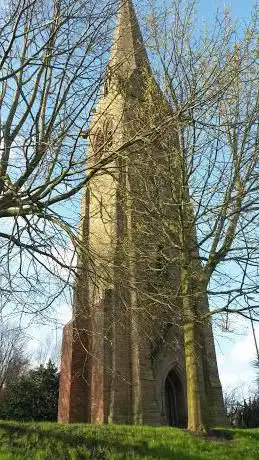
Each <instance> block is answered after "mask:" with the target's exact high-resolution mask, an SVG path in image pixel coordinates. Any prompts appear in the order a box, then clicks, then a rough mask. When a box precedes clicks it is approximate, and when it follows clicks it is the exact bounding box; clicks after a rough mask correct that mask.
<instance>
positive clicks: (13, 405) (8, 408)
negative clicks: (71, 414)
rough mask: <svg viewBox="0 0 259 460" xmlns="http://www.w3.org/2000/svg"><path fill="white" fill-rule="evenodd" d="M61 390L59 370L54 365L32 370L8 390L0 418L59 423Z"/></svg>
mask: <svg viewBox="0 0 259 460" xmlns="http://www.w3.org/2000/svg"><path fill="white" fill-rule="evenodd" d="M58 386H59V374H58V370H57V368H56V366H55V365H54V364H53V363H52V362H51V361H49V362H48V364H47V365H46V366H43V365H40V366H39V367H37V368H36V369H32V370H30V371H29V372H28V373H27V374H25V375H22V376H21V377H19V379H18V380H17V381H16V382H13V383H12V384H11V385H10V386H9V388H8V389H7V390H6V392H5V394H4V397H3V399H2V401H1V403H0V418H2V419H12V420H37V421H40V420H44V421H47V420H49V421H52V420H56V418H57V406H58Z"/></svg>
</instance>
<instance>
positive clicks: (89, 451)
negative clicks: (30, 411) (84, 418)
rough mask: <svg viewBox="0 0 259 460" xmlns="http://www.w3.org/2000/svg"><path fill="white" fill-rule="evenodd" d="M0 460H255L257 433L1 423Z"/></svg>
mask: <svg viewBox="0 0 259 460" xmlns="http://www.w3.org/2000/svg"><path fill="white" fill-rule="evenodd" d="M0 459H1V460H12V459H19V460H20V459H24V460H31V459H35V460H43V459H44V460H45V459H46V460H47V459H48V460H59V459H60V460H81V459H96V460H98V459H99V460H117V459H136V460H138V459H161V460H162V459H177V460H190V459H193V460H203V459H213V460H222V459H227V460H230V459H234V460H238V459H242V460H259V429H254V430H220V429H218V430H216V431H215V436H214V437H211V438H201V437H197V436H194V435H192V434H190V433H188V432H186V431H183V430H179V429H176V428H169V427H168V428H162V427H161V428H153V427H146V426H145V427H142V426H141V427H132V426H116V425H114V426H108V425H103V426H93V425H84V424H80V425H79V424H78V425H59V424H57V423H18V422H6V421H2V422H0Z"/></svg>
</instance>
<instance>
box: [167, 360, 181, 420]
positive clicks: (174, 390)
mask: <svg viewBox="0 0 259 460" xmlns="http://www.w3.org/2000/svg"><path fill="white" fill-rule="evenodd" d="M165 412H166V417H167V422H168V425H170V426H178V427H185V423H186V422H185V403H184V391H183V387H182V383H181V380H180V378H179V376H178V375H177V373H176V372H175V371H174V369H172V370H171V371H170V372H169V373H168V374H167V377H166V380H165Z"/></svg>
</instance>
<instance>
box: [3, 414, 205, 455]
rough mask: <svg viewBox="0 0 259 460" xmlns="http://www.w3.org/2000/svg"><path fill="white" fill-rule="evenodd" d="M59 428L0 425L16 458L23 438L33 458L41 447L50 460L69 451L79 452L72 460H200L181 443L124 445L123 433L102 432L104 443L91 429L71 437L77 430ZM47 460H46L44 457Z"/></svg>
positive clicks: (21, 449)
mask: <svg viewBox="0 0 259 460" xmlns="http://www.w3.org/2000/svg"><path fill="white" fill-rule="evenodd" d="M62 428H63V427H62V426H61V427H60V428H59V427H56V426H53V430H52V429H51V428H49V429H47V430H45V429H42V428H41V426H40V425H39V426H37V425H36V426H35V428H34V427H31V426H30V425H19V424H15V423H10V424H9V423H0V429H2V430H4V431H5V434H6V436H7V437H8V441H7V440H6V441H7V442H8V447H9V448H10V451H11V452H12V453H14V454H15V453H16V451H17V453H19V454H23V444H22V437H24V438H25V439H24V441H25V445H24V449H25V450H26V451H27V452H28V448H29V450H31V453H34V452H35V454H36V452H37V448H38V449H39V450H40V449H42V448H43V449H44V447H45V448H47V449H48V450H50V452H51V453H52V458H53V459H54V458H55V460H59V459H60V460H61V459H62V460H69V459H70V458H71V457H70V453H71V449H73V448H74V449H76V450H78V451H79V452H78V455H77V456H76V457H75V456H74V455H73V459H74V458H76V459H77V460H83V459H84V458H88V459H96V460H97V459H99V460H106V459H107V460H108V459H109V458H110V456H112V458H121V459H127V458H132V459H133V458H134V457H135V456H136V457H138V458H141V457H143V459H148V458H150V459H152V458H154V459H161V460H166V459H177V460H199V459H200V458H204V457H199V456H197V454H196V455H192V454H191V453H188V452H186V451H185V448H186V446H185V445H184V443H183V447H181V446H173V447H172V448H169V447H167V446H165V445H163V444H162V443H161V445H156V446H151V445H149V442H148V439H147V440H143V441H142V440H139V439H137V440H134V439H130V443H129V444H127V432H125V433H124V434H125V436H123V432H119V433H118V435H117V436H116V434H115V433H116V432H115V431H111V432H110V433H109V432H106V433H105V437H107V439H103V438H102V437H103V436H104V433H101V432H100V435H101V436H102V437H99V436H98V431H96V433H95V434H93V433H91V428H90V429H89V433H88V432H87V429H86V430H85V432H84V433H82V434H79V433H75V432H76V431H77V430H78V428H77V427H76V426H74V427H73V426H72V427H71V428H70V429H69V431H64V429H62ZM35 435H37V439H35ZM109 436H110V437H109ZM116 437H117V438H118V439H116ZM143 437H145V438H146V435H143ZM18 438H19V441H18ZM151 439H153V436H152V435H151V434H150V439H149V440H151ZM57 443H58V444H59V448H60V447H61V446H62V453H61V452H60V451H59V452H57V451H56V450H55V448H56V446H57ZM35 444H37V445H35ZM60 445H61V446H60ZM116 456H118V457H116ZM30 458H33V457H30ZM41 458H42V457H41ZM47 458H49V456H46V459H47Z"/></svg>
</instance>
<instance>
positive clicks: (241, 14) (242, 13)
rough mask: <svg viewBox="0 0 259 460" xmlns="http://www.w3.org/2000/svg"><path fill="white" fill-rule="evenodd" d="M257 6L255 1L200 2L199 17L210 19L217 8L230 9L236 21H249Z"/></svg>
mask: <svg viewBox="0 0 259 460" xmlns="http://www.w3.org/2000/svg"><path fill="white" fill-rule="evenodd" d="M253 5H255V1H254V0H232V1H231V0H200V2H199V16H200V17H202V18H204V19H210V18H211V17H212V16H213V15H214V13H215V11H216V9H217V8H220V9H222V8H228V7H230V8H231V10H232V12H233V16H234V18H235V19H238V20H242V19H245V20H246V19H247V18H248V17H249V15H250V12H251V10H252V8H253Z"/></svg>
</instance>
